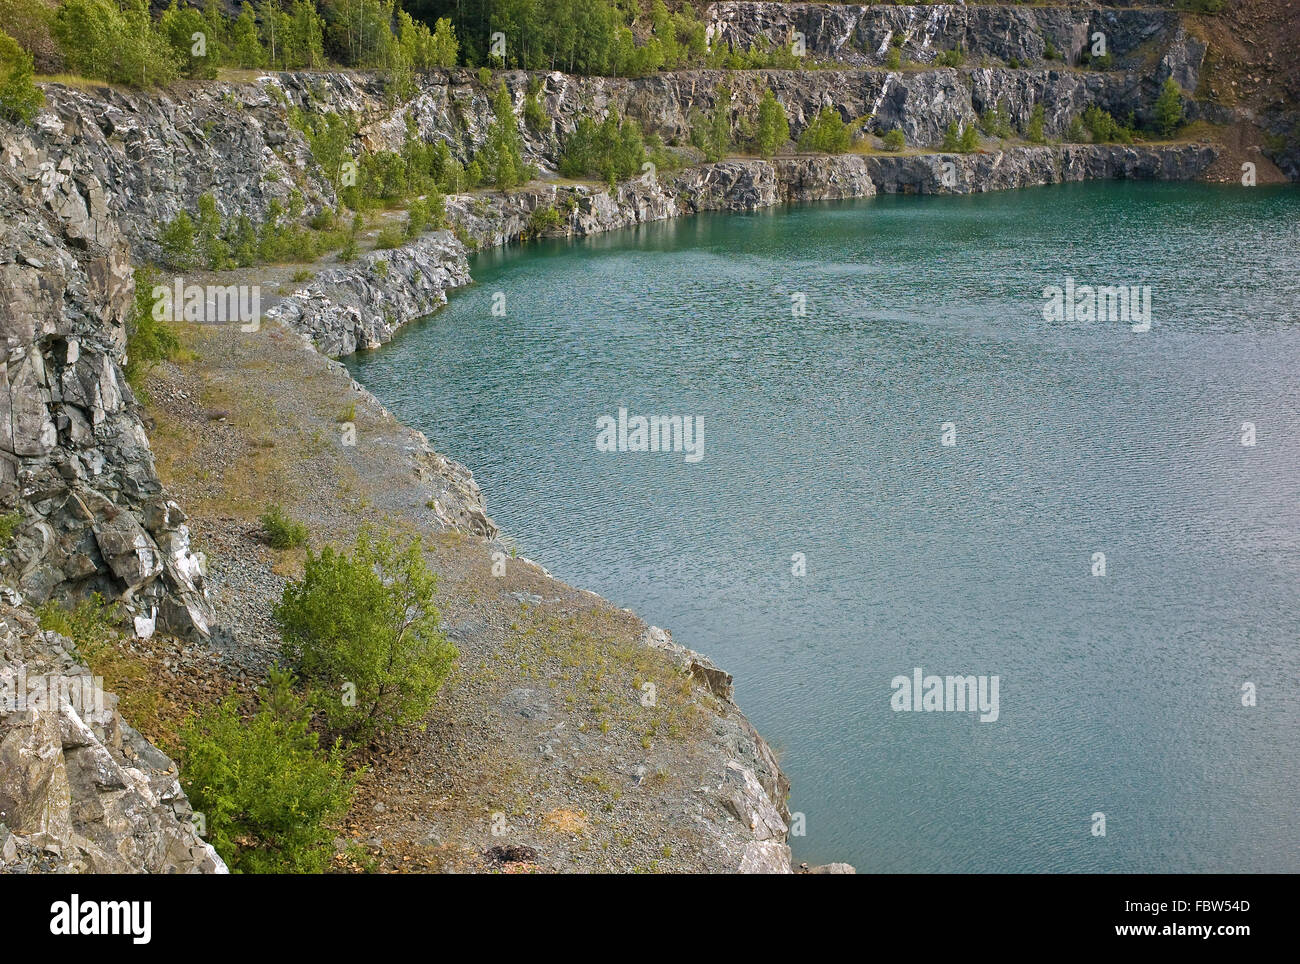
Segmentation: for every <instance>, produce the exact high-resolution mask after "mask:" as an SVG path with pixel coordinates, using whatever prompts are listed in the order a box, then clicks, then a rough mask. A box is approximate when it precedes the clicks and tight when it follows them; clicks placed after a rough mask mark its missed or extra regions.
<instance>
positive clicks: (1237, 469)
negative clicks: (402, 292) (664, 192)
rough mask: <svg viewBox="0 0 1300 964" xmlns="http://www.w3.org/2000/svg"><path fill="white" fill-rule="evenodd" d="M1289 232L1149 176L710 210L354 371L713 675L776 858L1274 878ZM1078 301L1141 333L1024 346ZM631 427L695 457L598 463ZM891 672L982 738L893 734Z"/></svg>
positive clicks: (1298, 259) (1279, 819)
mask: <svg viewBox="0 0 1300 964" xmlns="http://www.w3.org/2000/svg"><path fill="white" fill-rule="evenodd" d="M1297 225H1300V193H1297V192H1296V191H1294V190H1265V189H1255V190H1245V189H1239V190H1229V189H1222V188H1211V187H1204V186H1193V185H1162V184H1140V183H1103V184H1089V185H1070V186H1061V187H1053V188H1041V189H1033V190H1027V191H1020V192H1011V193H998V194H988V195H983V196H974V197H881V198H875V199H870V200H866V201H861V202H853V203H844V204H834V205H813V206H806V207H800V208H791V209H784V210H779V211H773V212H764V213H759V214H754V215H718V216H701V217H696V218H690V219H682V220H679V221H676V222H670V223H666V224H661V225H654V226H650V227H648V228H641V229H638V230H629V231H625V232H618V233H615V234H610V235H605V236H601V237H597V238H593V239H588V240H585V241H581V242H576V243H543V244H535V245H529V246H527V247H525V248H522V249H520V248H516V249H512V250H508V251H505V252H495V253H491V254H484V255H482V256H479V257H477V258H476V259H475V261H474V263H473V265H472V270H473V274H474V277H475V279H476V282H477V283H476V285H475V286H474V287H472V288H470V289H467V290H465V291H464V292H462V293H460V294H457V295H455V296H454V297H453V299H452V301H451V304H450V305H449V306H448V307H447V309H445V310H444V311H442V312H440V313H439V314H437V315H435V316H434V317H433V318H431V319H428V320H426V321H424V322H422V323H420V324H418V325H413V326H411V327H410V328H409V329H407V330H405V331H404V332H402V333H401V334H400V335H399V337H398V338H397V339H396V340H395V341H394V342H392V343H391V344H390V345H388V346H385V347H384V348H383V349H380V350H378V351H375V352H371V353H368V354H365V355H362V356H358V357H355V358H353V359H351V360H350V365H351V367H352V370H353V372H354V374H355V376H356V377H357V378H358V379H359V380H360V381H361V382H363V383H364V384H366V385H367V386H368V387H369V388H371V389H372V390H373V391H374V392H375V393H376V394H377V395H378V396H379V397H380V398H381V399H382V400H383V401H384V402H385V403H386V404H387V405H388V406H389V407H390V408H392V410H393V411H394V412H395V413H396V414H397V415H398V417H400V418H402V419H403V420H404V421H406V422H407V423H409V424H412V425H415V426H417V427H419V428H420V429H422V430H423V431H425V432H426V433H427V434H428V436H429V438H430V440H431V441H432V443H433V444H434V445H435V447H437V448H438V450H439V451H442V452H445V453H446V454H448V455H450V456H451V457H453V458H456V459H458V460H460V461H462V462H464V463H465V464H466V465H468V466H469V467H470V468H471V469H472V470H473V471H474V474H475V477H476V478H477V480H478V481H479V483H480V485H481V486H482V487H483V490H484V492H485V494H486V497H487V500H488V509H489V512H490V514H491V515H492V516H493V517H494V518H495V519H496V521H497V522H498V524H500V525H501V526H502V528H503V530H504V531H505V532H506V533H507V534H508V535H509V536H510V537H511V538H513V539H515V540H517V541H518V543H519V545H520V547H521V550H522V551H523V552H524V553H525V554H527V555H529V556H530V557H532V558H535V559H537V560H539V561H541V562H542V563H543V564H545V565H546V566H547V567H548V568H549V569H550V570H551V571H552V572H554V573H555V574H556V575H558V576H560V577H561V578H563V579H565V580H567V581H569V582H572V583H573V584H575V585H579V586H582V587H585V588H589V589H592V590H595V591H596V592H599V593H601V594H602V595H604V596H606V597H608V598H609V599H611V600H613V601H614V602H616V603H618V604H619V605H623V606H630V607H632V608H634V609H635V610H637V612H639V613H640V614H641V615H642V616H643V617H644V618H645V619H647V620H648V621H649V622H651V623H653V624H656V625H660V626H664V627H666V628H668V629H670V630H671V631H672V632H673V634H674V636H675V638H676V639H677V640H678V641H679V642H681V643H683V644H685V645H687V646H690V647H692V648H694V649H698V650H700V651H702V652H705V653H708V654H709V655H711V656H712V657H713V658H714V659H715V660H716V661H717V662H718V663H719V664H720V665H722V666H724V667H726V668H727V669H728V670H730V671H731V672H733V673H734V674H735V677H736V697H737V700H738V702H739V703H740V705H741V706H742V707H743V708H744V710H745V711H746V713H747V714H748V715H749V716H750V718H751V719H752V720H753V721H754V723H755V725H756V726H757V727H758V728H759V730H760V731H761V732H762V733H763V734H764V735H765V736H766V737H767V738H768V740H769V741H770V742H771V743H772V744H773V745H774V746H775V747H776V748H777V750H778V752H779V753H780V754H781V759H782V765H783V767H784V769H785V770H786V771H787V772H788V774H789V776H790V779H791V781H792V784H793V787H794V790H793V794H792V798H791V801H790V804H791V809H792V810H794V811H797V812H801V813H803V814H804V815H805V819H806V831H807V832H806V836H803V837H797V838H795V839H793V840H792V844H793V846H794V850H795V855H796V857H797V858H798V859H800V860H808V861H811V862H824V861H829V860H845V861H848V862H850V863H853V864H855V865H856V866H857V867H858V868H859V870H862V871H1263V870H1271V871H1292V872H1295V871H1300V816H1298V815H1297V789H1296V788H1297V787H1298V786H1300V739H1297V736H1298V734H1300V290H1298V287H1300V283H1298V280H1297V279H1300V231H1298V230H1297ZM1066 278H1074V279H1075V280H1076V281H1077V282H1078V283H1079V284H1085V283H1093V284H1113V285H1119V284H1125V285H1148V286H1150V292H1151V304H1152V327H1151V330H1150V331H1147V332H1137V333H1135V332H1134V331H1132V329H1131V326H1130V325H1129V324H1127V323H1124V322H1120V321H1087V320H1068V321H1056V320H1052V321H1047V320H1045V319H1044V316H1043V310H1042V309H1043V304H1044V298H1043V289H1044V288H1045V287H1046V286H1049V285H1060V286H1064V284H1065V279H1066ZM497 292H500V293H502V294H504V296H505V308H506V315H505V317H497V316H494V315H493V314H492V310H491V309H492V304H493V298H494V294H495V293H497ZM795 293H802V294H803V295H804V296H805V299H806V306H807V314H806V315H803V316H794V315H792V311H791V306H792V299H791V296H792V294H795ZM620 407H626V408H627V409H629V411H630V412H631V414H632V415H637V414H642V415H680V416H686V415H690V416H694V417H696V418H698V419H699V420H700V421H699V426H700V437H701V439H702V443H703V445H702V450H701V451H702V458H701V459H700V460H699V461H697V462H693V463H692V462H688V461H687V460H686V459H685V458H684V454H683V453H681V452H665V451H661V452H637V451H623V452H602V451H598V450H597V448H596V436H597V420H598V419H599V418H600V417H601V416H616V415H617V412H618V409H619V408H620ZM1244 422H1251V423H1253V424H1254V426H1255V433H1256V434H1255V441H1256V444H1255V445H1253V446H1247V445H1243V444H1241V441H1242V437H1243V431H1242V424H1243V423H1244ZM945 423H952V425H951V428H952V429H953V431H955V443H956V444H955V445H951V446H945V445H943V444H942V436H943V433H944V424H945ZM1098 552H1101V553H1104V554H1105V574H1104V575H1094V568H1095V563H1096V561H1097V560H1096V557H1095V556H1094V553H1098ZM795 553H803V554H804V557H805V559H806V574H804V575H802V576H797V575H794V574H793V573H792V556H793V555H794V554H795ZM914 667H922V668H923V669H924V672H925V674H927V675H928V674H931V673H934V674H938V675H949V674H951V675H966V674H971V675H981V676H988V677H991V676H993V675H996V676H997V677H998V679H999V714H998V719H997V720H996V721H994V722H980V721H979V719H978V718H977V716H976V715H975V714H972V713H970V712H961V711H954V712H897V711H895V710H894V709H892V708H891V697H892V696H893V695H894V693H895V690H894V689H893V688H892V681H893V680H894V678H895V677H896V676H899V675H903V676H908V677H910V676H911V674H912V672H913V668H914ZM1246 682H1250V683H1253V684H1254V685H1255V687H1256V689H1257V705H1255V706H1251V707H1247V706H1243V705H1242V686H1243V684H1244V683H1246ZM1097 812H1101V813H1104V814H1105V815H1106V835H1105V836H1104V837H1099V836H1094V835H1093V833H1092V832H1091V828H1092V826H1093V814H1094V813H1097Z"/></svg>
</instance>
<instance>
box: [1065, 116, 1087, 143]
mask: <svg viewBox="0 0 1300 964" xmlns="http://www.w3.org/2000/svg"><path fill="white" fill-rule="evenodd" d="M1064 139H1065V141H1066V142H1067V143H1070V144H1086V143H1087V142H1088V140H1089V134H1088V130H1087V128H1085V127H1084V126H1083V121H1082V120H1080V119H1079V118H1078V117H1071V118H1070V125H1069V126H1068V127H1067V128H1066V129H1065V138H1064Z"/></svg>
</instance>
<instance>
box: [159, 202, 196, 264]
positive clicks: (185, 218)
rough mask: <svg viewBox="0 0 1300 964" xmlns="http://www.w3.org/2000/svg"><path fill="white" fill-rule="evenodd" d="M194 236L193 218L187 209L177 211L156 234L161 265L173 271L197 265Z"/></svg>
mask: <svg viewBox="0 0 1300 964" xmlns="http://www.w3.org/2000/svg"><path fill="white" fill-rule="evenodd" d="M194 238H195V232H194V221H193V219H192V218H190V216H189V213H188V212H187V211H184V210H182V211H179V212H177V214H176V217H174V218H172V219H171V221H169V222H168V223H167V225H166V226H165V227H164V228H163V229H162V233H161V234H160V235H159V236H158V246H159V247H160V248H162V262H163V265H164V266H165V267H168V268H171V269H172V270H173V271H189V270H191V269H193V268H195V267H197V266H198V260H199V258H198V249H197V248H196V247H195V243H194Z"/></svg>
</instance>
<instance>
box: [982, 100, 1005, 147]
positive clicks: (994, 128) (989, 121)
mask: <svg viewBox="0 0 1300 964" xmlns="http://www.w3.org/2000/svg"><path fill="white" fill-rule="evenodd" d="M980 122H981V123H982V124H983V125H984V130H985V131H987V132H988V135H989V137H999V138H1003V139H1005V138H1008V137H1010V136H1011V133H1012V131H1011V119H1010V117H1008V116H1007V112H1006V111H1004V110H1003V109H1002V105H1001V104H1000V103H999V104H998V105H997V106H996V107H993V108H990V109H989V110H986V111H985V112H984V116H983V117H982V118H980Z"/></svg>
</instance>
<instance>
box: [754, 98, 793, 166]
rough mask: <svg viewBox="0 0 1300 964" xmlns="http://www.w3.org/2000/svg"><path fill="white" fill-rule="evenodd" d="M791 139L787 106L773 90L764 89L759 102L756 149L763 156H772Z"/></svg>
mask: <svg viewBox="0 0 1300 964" xmlns="http://www.w3.org/2000/svg"><path fill="white" fill-rule="evenodd" d="M789 139H790V122H789V121H788V120H787V119H786V116H785V108H784V107H782V106H781V102H780V101H779V100H777V99H776V95H775V94H773V93H772V91H771V90H764V91H763V96H762V98H761V99H760V100H759V102H758V130H757V132H756V133H755V135H754V150H755V151H756V152H757V153H758V154H760V155H761V156H763V157H771V156H772V155H774V154H775V153H776V152H777V151H779V150H780V149H781V148H782V147H784V146H785V143H786V141H788V140H789Z"/></svg>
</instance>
